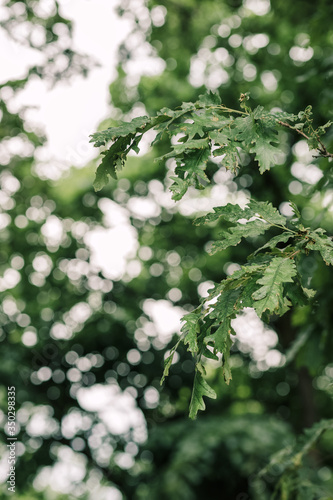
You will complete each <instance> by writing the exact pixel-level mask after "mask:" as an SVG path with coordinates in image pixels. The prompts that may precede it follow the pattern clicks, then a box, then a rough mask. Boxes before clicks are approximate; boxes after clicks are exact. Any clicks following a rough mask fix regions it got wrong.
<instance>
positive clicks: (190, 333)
mask: <svg viewBox="0 0 333 500" xmlns="http://www.w3.org/2000/svg"><path fill="white" fill-rule="evenodd" d="M199 318H200V314H198V313H197V312H190V313H188V314H185V316H183V317H182V321H185V324H184V325H183V326H182V329H181V331H182V332H183V333H184V334H185V337H184V344H185V345H186V344H188V346H189V347H188V350H189V351H191V352H192V354H195V353H196V352H198V342H197V338H198V334H199V333H200V325H199Z"/></svg>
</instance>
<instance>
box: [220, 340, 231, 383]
mask: <svg viewBox="0 0 333 500" xmlns="http://www.w3.org/2000/svg"><path fill="white" fill-rule="evenodd" d="M231 347H232V340H231V337H230V335H229V336H228V337H227V339H226V346H225V349H224V351H223V358H222V367H223V377H224V381H225V383H226V384H227V385H229V383H230V380H231V379H232V374H231V366H230V349H231Z"/></svg>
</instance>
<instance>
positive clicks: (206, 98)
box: [198, 90, 221, 106]
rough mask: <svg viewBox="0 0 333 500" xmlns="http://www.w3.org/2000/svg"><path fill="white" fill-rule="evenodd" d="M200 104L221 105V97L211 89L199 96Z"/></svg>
mask: <svg viewBox="0 0 333 500" xmlns="http://www.w3.org/2000/svg"><path fill="white" fill-rule="evenodd" d="M198 104H199V105H201V106H219V105H220V104H221V98H220V96H219V95H218V94H216V93H215V92H212V91H211V90H209V91H208V92H206V94H202V95H200V96H199V99H198Z"/></svg>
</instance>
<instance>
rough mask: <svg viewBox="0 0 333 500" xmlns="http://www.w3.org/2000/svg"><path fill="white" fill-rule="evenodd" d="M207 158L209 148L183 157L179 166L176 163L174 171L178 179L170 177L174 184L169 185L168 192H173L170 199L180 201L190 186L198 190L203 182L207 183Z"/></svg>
mask: <svg viewBox="0 0 333 500" xmlns="http://www.w3.org/2000/svg"><path fill="white" fill-rule="evenodd" d="M197 142H198V141H197ZM209 156H210V149H209V148H207V149H203V150H201V149H199V150H198V152H191V153H188V154H186V155H184V157H183V158H182V162H181V164H180V165H179V163H178V165H177V167H176V169H175V173H176V174H178V178H176V177H175V176H172V180H174V181H175V182H174V183H173V184H172V185H171V187H170V190H171V191H172V192H173V196H172V198H173V199H174V200H180V199H181V198H182V196H184V194H185V193H186V191H187V189H188V188H189V187H190V186H194V187H196V188H197V189H200V187H201V188H202V187H203V184H202V183H203V182H208V179H207V177H206V174H205V169H206V165H207V161H208V158H209ZM178 179H179V180H178Z"/></svg>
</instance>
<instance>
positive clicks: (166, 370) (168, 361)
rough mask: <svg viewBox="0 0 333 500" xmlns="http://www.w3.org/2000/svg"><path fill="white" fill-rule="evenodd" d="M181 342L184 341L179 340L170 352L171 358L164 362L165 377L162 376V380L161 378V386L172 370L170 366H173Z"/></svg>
mask: <svg viewBox="0 0 333 500" xmlns="http://www.w3.org/2000/svg"><path fill="white" fill-rule="evenodd" d="M181 340H182V337H180V338H179V340H178V342H177V343H176V344H175V345H174V346H173V348H172V349H171V350H170V354H169V356H168V357H167V358H166V360H165V361H164V371H163V375H162V378H161V381H160V385H162V384H163V382H164V380H165V379H166V377H167V376H168V375H169V370H170V366H171V365H172V360H173V357H174V354H175V352H176V351H177V349H178V346H179V344H180V342H181Z"/></svg>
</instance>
